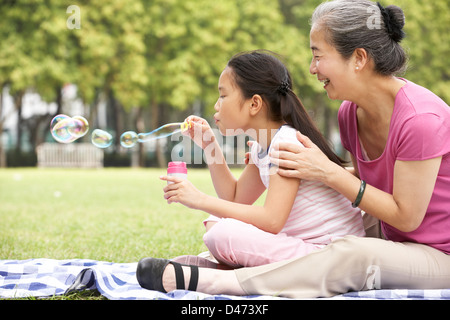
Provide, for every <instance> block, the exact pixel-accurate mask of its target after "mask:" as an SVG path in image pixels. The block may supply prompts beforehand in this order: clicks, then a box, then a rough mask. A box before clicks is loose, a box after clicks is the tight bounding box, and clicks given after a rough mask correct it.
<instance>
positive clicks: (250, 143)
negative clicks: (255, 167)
mask: <svg viewBox="0 0 450 320" xmlns="http://www.w3.org/2000/svg"><path fill="white" fill-rule="evenodd" d="M253 143H254V141H251V140H249V141H247V145H248V146H249V148H250V151H249V152H246V153H245V156H244V163H245V164H253V163H254V162H253V160H252V155H251V150H252V146H253Z"/></svg>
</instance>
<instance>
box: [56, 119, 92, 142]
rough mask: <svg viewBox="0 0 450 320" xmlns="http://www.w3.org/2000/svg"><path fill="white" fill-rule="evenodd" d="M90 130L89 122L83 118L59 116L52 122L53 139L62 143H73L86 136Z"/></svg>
mask: <svg viewBox="0 0 450 320" xmlns="http://www.w3.org/2000/svg"><path fill="white" fill-rule="evenodd" d="M88 130H89V123H88V121H87V120H86V119H85V118H83V117H82V116H75V117H72V118H71V117H69V116H67V115H65V114H58V115H57V116H55V117H54V118H53V119H52V121H51V122H50V132H51V134H52V136H53V138H54V139H55V140H56V141H58V142H61V143H71V142H74V141H75V140H77V139H78V138H81V137H82V136H84V135H85V134H86V133H87V132H88Z"/></svg>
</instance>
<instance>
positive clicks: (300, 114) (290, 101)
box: [280, 90, 346, 166]
mask: <svg viewBox="0 0 450 320" xmlns="http://www.w3.org/2000/svg"><path fill="white" fill-rule="evenodd" d="M280 110H281V118H282V119H283V120H284V121H285V122H286V123H287V124H288V125H290V126H291V127H293V128H295V129H297V130H298V131H300V132H301V133H302V134H303V135H305V136H307V137H308V138H309V139H310V140H311V141H312V142H313V143H314V144H315V145H316V146H317V147H318V148H319V149H320V150H322V152H323V153H324V154H325V155H326V156H327V157H328V159H330V160H331V161H333V162H334V163H337V164H338V165H340V166H343V165H344V164H345V163H346V161H344V160H343V159H341V158H340V157H339V156H337V155H336V154H335V153H334V152H333V150H332V149H331V147H330V145H329V144H328V142H327V141H326V139H325V138H324V136H323V135H322V133H321V132H320V130H319V129H318V128H317V126H316V125H315V123H314V121H313V120H312V119H311V117H310V116H309V114H308V112H307V111H306V109H305V107H304V106H303V103H302V102H301V100H300V99H299V97H297V95H296V94H295V93H294V92H293V91H292V90H289V91H288V93H287V94H286V95H285V96H283V95H282V97H281V99H280Z"/></svg>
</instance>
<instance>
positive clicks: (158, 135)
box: [120, 121, 191, 148]
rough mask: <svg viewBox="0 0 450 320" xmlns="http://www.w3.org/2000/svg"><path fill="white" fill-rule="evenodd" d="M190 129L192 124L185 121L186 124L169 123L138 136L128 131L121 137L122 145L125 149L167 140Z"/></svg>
mask: <svg viewBox="0 0 450 320" xmlns="http://www.w3.org/2000/svg"><path fill="white" fill-rule="evenodd" d="M190 127H191V124H190V123H188V122H186V121H185V122H174V123H167V124H165V125H162V126H161V127H159V128H157V129H155V130H153V131H150V132H147V133H139V134H137V133H136V132H134V131H127V132H124V133H123V134H122V135H121V136H120V144H121V145H122V147H124V148H131V147H133V146H134V145H135V144H136V142H141V143H143V142H148V141H151V140H157V139H162V138H166V137H169V136H171V135H174V134H176V133H179V132H183V131H186V130H188V129H189V128H190Z"/></svg>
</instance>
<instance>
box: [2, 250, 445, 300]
mask: <svg viewBox="0 0 450 320" xmlns="http://www.w3.org/2000/svg"><path fill="white" fill-rule="evenodd" d="M136 266H137V263H112V262H104V261H95V260H87V259H71V260H53V259H30V260H0V298H24V297H51V296H58V295H64V294H67V293H70V292H73V291H77V290H97V291H98V292H99V293H100V294H101V295H103V296H104V297H106V298H108V299H110V300H178V299H180V300H235V299H283V298H280V297H272V296H246V297H241V296H239V297H237V296H229V295H209V294H204V293H200V292H192V291H187V290H175V291H172V292H169V293H161V292H157V291H151V290H146V289H143V288H141V287H140V286H139V284H138V282H137V280H136ZM333 299H346V300H347V299H420V300H424V299H425V300H441V299H449V300H450V289H444V290H371V291H360V292H351V293H346V294H342V295H338V296H335V297H333Z"/></svg>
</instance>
